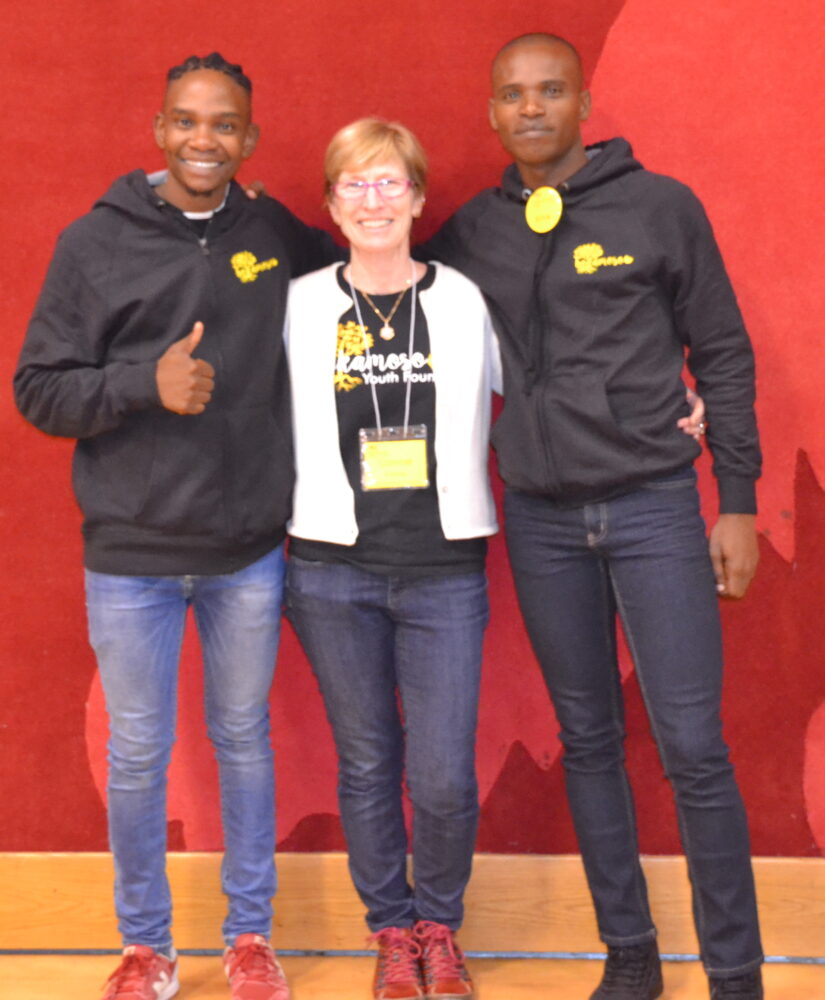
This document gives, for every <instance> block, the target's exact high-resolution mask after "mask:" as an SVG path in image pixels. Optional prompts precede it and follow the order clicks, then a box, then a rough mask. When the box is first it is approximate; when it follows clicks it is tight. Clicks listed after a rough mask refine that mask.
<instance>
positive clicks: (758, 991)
mask: <svg viewBox="0 0 825 1000" xmlns="http://www.w3.org/2000/svg"><path fill="white" fill-rule="evenodd" d="M492 84H493V93H492V97H491V99H490V122H491V125H492V127H493V128H494V129H495V131H496V132H497V133H498V136H499V139H500V140H501V142H502V144H503V146H504V147H505V149H506V150H507V151H508V152H509V153H510V154H511V155H512V156H513V159H514V161H515V162H514V163H513V164H512V165H511V166H510V167H508V168H507V170H506V171H505V173H504V178H503V182H502V186H501V187H500V188H496V189H490V190H487V191H484V192H482V193H481V194H480V195H478V196H477V197H476V198H474V199H472V200H471V201H470V202H469V203H468V204H467V205H465V206H464V207H463V208H462V209H460V210H459V212H458V213H456V215H455V216H454V217H453V218H452V219H450V220H449V221H448V222H447V223H446V225H445V226H444V227H443V229H442V230H441V231H440V232H439V233H438V234H436V236H435V237H434V239H433V240H432V241H431V242H430V243H429V244H428V245H427V247H426V252H427V253H428V254H430V255H432V256H434V257H436V258H438V259H442V260H444V261H446V262H447V263H449V264H452V265H454V266H455V267H458V268H459V269H460V270H463V271H464V272H465V273H466V274H467V275H468V276H469V277H470V278H472V279H473V280H474V281H475V282H476V283H477V284H479V285H480V286H481V288H482V290H483V291H484V293H485V295H486V297H487V300H488V303H489V305H490V309H491V312H492V314H493V316H494V319H495V321H496V325H497V328H498V332H499V336H500V340H501V346H502V353H503V360H504V389H505V405H504V410H503V412H502V415H501V417H500V418H499V420H498V422H497V424H496V426H495V428H494V430H493V442H494V445H495V447H496V450H497V454H498V462H499V469H500V471H501V474H502V477H503V478H504V480H505V482H506V484H507V493H506V497H505V512H506V525H507V542H508V548H509V554H510V560H511V563H512V567H513V572H514V576H515V581H516V587H517V591H518V595H519V601H520V604H521V609H522V612H523V615H524V620H525V622H526V625H527V629H528V632H529V634H530V638H531V641H532V643H533V647H534V649H535V652H536V655H537V657H538V659H539V662H540V665H541V668H542V671H543V673H544V677H545V679H546V682H547V685H548V688H549V691H550V694H551V696H552V698H553V702H554V705H555V709H556V715H557V717H558V720H559V723H560V727H561V740H562V743H563V747H564V766H565V769H566V776H567V789H568V795H569V798H570V804H571V809H572V813H573V819H574V823H575V827H576V833H577V836H578V840H579V845H580V848H581V851H582V857H583V861H584V865H585V869H586V873H587V877H588V882H589V885H590V888H591V892H592V894H593V899H594V903H595V907H596V913H597V918H598V924H599V930H600V933H601V937H602V939H603V940H604V942H605V943H606V944H607V946H608V959H607V963H606V966H605V970H604V976H603V979H602V982H601V984H600V985H599V987H598V988H597V989H596V991H595V992H594V993H593V994H592V997H591V1000H652V998H654V997H658V996H659V995H660V994H661V992H662V988H663V987H662V976H661V966H660V962H659V955H658V949H657V946H656V939H655V938H656V931H655V928H654V926H653V922H652V919H651V915H650V910H649V907H648V902H647V892H646V887H645V882H644V877H643V874H642V869H641V866H640V864H639V857H638V846H637V841H636V830H635V819H634V810H633V804H632V799H631V794H630V789H629V786H628V782H627V776H626V773H625V769H624V763H623V761H624V754H623V739H624V724H623V711H622V696H621V678H620V675H619V671H618V664H617V658H616V635H615V617H616V613H617V612H618V614H619V615H620V616H621V618H622V623H623V626H624V631H625V635H626V636H627V639H628V644H629V646H630V648H631V651H632V653H633V657H634V661H635V666H636V671H637V675H638V677H639V682H640V685H641V688H642V691H643V694H644V698H645V703H646V706H647V710H648V713H649V716H650V720H651V725H652V729H653V732H654V735H655V737H656V740H657V743H658V747H659V752H660V754H661V757H662V760H663V763H664V766H665V770H666V773H667V775H668V778H669V779H670V781H671V783H672V785H673V789H674V794H675V799H676V805H677V811H678V816H679V823H680V830H681V834H682V841H683V846H684V850H685V854H686V856H687V861H688V866H689V870H690V875H691V882H692V886H693V893H694V913H695V918H696V927H697V932H698V936H699V941H700V945H701V957H702V961H703V963H704V965H705V969H706V971H707V973H708V975H709V978H710V986H711V996H712V997H713V998H720V1000H721V998H724V997H738V998H740V1000H758V998H761V997H762V985H761V972H760V965H761V961H762V950H761V944H760V938H759V928H758V919H757V912H756V901H755V893H754V885H753V875H752V871H751V865H750V857H749V842H748V831H747V822H746V817H745V812H744V807H743V805H742V801H741V797H740V795H739V791H738V788H737V785H736V781H735V778H734V775H733V770H732V767H731V765H730V763H729V760H728V751H727V747H726V745H725V743H724V740H723V737H722V732H721V721H720V698H721V678H722V644H721V634H720V622H719V610H718V605H717V593H718V594H722V595H725V596H728V597H734V598H736V597H741V596H742V595H743V594H744V592H745V590H746V589H747V586H748V584H749V582H750V580H751V578H752V576H753V573H754V571H755V568H756V562H757V544H756V533H755V526H754V514H755V510H756V507H755V481H756V479H757V477H758V475H759V471H760V453H759V445H758V439H757V434H756V424H755V419H754V413H753V401H754V371H753V355H752V351H751V347H750V343H749V340H748V336H747V333H746V331H745V329H744V326H743V323H742V318H741V315H740V313H739V309H738V307H737V304H736V300H735V297H734V294H733V292H732V289H731V287H730V283H729V281H728V278H727V275H726V273H725V269H724V265H723V263H722V260H721V257H720V254H719V250H718V248H717V246H716V242H715V240H714V238H713V234H712V231H711V228H710V225H709V223H708V221H707V218H706V216H705V214H704V211H703V210H702V207H701V205H700V204H699V202H698V201H697V199H696V198H695V196H694V195H693V194H692V193H691V192H690V191H689V190H688V189H687V188H686V187H685V186H684V185H682V184H679V183H678V182H677V181H674V180H672V179H670V178H667V177H662V176H658V175H655V174H652V173H650V172H648V171H646V170H644V169H643V168H642V166H641V164H639V163H638V162H637V161H636V160H635V159H634V158H633V155H632V152H631V150H630V147H629V145H628V144H627V143H626V142H625V141H624V140H622V139H614V140H611V141H610V142H606V143H599V144H597V145H595V146H592V147H589V148H585V147H584V145H583V142H582V137H581V131H580V126H581V122H582V121H584V120H585V119H586V118H587V116H588V114H589V110H590V95H589V94H588V92H587V91H586V90H585V88H584V82H583V77H582V70H581V63H580V60H579V57H578V54H577V53H576V50H575V49H574V48H573V47H572V46H571V45H570V44H569V43H568V42H566V41H564V40H563V39H560V38H557V37H555V36H551V35H544V34H532V35H526V36H522V37H520V38H517V39H515V40H514V41H512V42H510V43H509V44H508V45H506V46H505V47H504V48H503V49H502V50H501V51H500V52H499V54H498V56H497V57H496V60H495V62H494V64H493V75H492ZM685 357H687V364H688V367H689V369H690V371H691V372H692V374H693V375H694V377H695V379H696V384H697V389H698V391H699V393H700V394H701V396H702V397H703V398H704V400H705V404H706V407H707V415H708V421H709V429H708V441H709V444H710V448H711V451H712V453H713V458H714V474H715V476H716V479H717V483H718V488H719V501H720V508H719V509H720V515H719V519H718V521H717V523H716V524H715V525H714V527H713V529H712V531H711V534H710V553H709V552H708V543H707V539H706V537H705V531H704V524H703V522H702V519H701V516H700V512H699V503H698V494H697V491H696V486H695V473H694V470H693V462H694V460H695V458H696V457H697V455H698V454H699V452H700V449H699V447H698V446H697V445H696V443H695V442H694V441H693V440H692V439H691V438H690V437H689V436H686V435H684V434H682V432H681V431H680V430H679V429H678V428H677V423H678V422H683V418H684V416H685V414H686V410H687V406H686V403H685V393H684V387H683V384H682V370H683V365H684V362H685Z"/></svg>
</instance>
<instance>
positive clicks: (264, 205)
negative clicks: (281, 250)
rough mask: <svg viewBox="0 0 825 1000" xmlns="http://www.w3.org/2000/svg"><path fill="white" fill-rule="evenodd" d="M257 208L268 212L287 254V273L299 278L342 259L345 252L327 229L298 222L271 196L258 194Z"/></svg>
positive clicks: (344, 257) (296, 218)
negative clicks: (288, 271)
mask: <svg viewBox="0 0 825 1000" xmlns="http://www.w3.org/2000/svg"><path fill="white" fill-rule="evenodd" d="M257 202H260V208H261V211H262V212H264V214H265V215H267V216H268V218H269V220H270V222H271V223H272V225H273V226H274V227H275V231H276V232H277V233H278V236H279V237H280V238H281V239H282V240H283V242H284V244H285V245H286V249H287V253H288V254H289V267H290V274H291V275H292V277H293V278H299V277H300V276H301V275H302V274H308V273H309V272H310V271H319V270H320V269H321V268H322V267H326V266H327V264H334V263H335V262H336V261H340V260H344V259H346V252H345V251H344V250H343V249H342V248H341V247H339V246H338V245H337V244H336V243H335V241H334V240H333V239H332V237H331V236H330V235H329V233H327V232H325V230H323V229H316V228H315V227H314V226H308V225H307V224H306V223H305V222H302V221H301V220H300V219H299V218H298V217H297V216H296V215H293V213H292V212H290V210H289V209H288V208H287V207H286V205H282V204H281V202H279V201H277V200H276V199H275V198H269V197H263V198H258V199H257Z"/></svg>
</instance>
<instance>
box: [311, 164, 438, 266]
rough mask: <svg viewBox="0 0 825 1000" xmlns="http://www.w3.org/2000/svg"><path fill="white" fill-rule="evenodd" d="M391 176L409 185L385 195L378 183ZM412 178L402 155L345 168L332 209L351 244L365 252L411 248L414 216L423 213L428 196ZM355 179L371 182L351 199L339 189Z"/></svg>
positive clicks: (333, 193)
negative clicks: (400, 192)
mask: <svg viewBox="0 0 825 1000" xmlns="http://www.w3.org/2000/svg"><path fill="white" fill-rule="evenodd" d="M387 179H392V180H396V181H401V182H403V183H404V184H405V185H406V189H405V190H404V191H403V193H402V194H400V195H399V196H398V197H396V198H388V197H385V196H384V195H382V194H380V193H379V191H380V188H376V187H375V186H374V185H375V183H376V182H378V181H383V180H387ZM408 181H409V178H408V176H407V169H406V167H405V166H404V164H403V163H402V161H401V159H400V158H393V159H389V160H382V161H380V162H378V163H372V164H369V165H368V166H365V167H361V168H360V169H359V168H356V167H353V168H351V169H349V170H342V171H341V173H340V175H339V176H338V179H337V181H336V182H335V184H334V185H333V186H332V193H331V196H330V199H329V211H330V214H331V215H332V218H333V219H334V220H335V222H336V223H337V224H338V226H340V228H341V232H342V233H343V235H344V236H345V237H346V238H347V240H348V241H349V244H350V246H351V247H353V248H354V249H356V250H358V251H360V252H362V253H387V252H391V251H396V250H399V249H400V250H402V251H403V250H405V249H406V250H408V249H409V244H410V230H411V229H412V223H413V219H415V218H418V216H419V215H421V209H422V207H423V204H424V199H423V197H422V196H421V195H420V194H419V192H418V191H417V190H416V188H415V187H414V186H413V185H412V184H409V183H408ZM354 182H365V183H367V184H369V185H371V186H370V187H367V188H366V190H365V192H364V194H363V196H361V197H360V198H354V199H348V198H345V197H343V196H341V195H340V194H339V193H338V190H340V185H346V184H352V183H354Z"/></svg>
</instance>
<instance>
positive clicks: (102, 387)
mask: <svg viewBox="0 0 825 1000" xmlns="http://www.w3.org/2000/svg"><path fill="white" fill-rule="evenodd" d="M237 255H241V256H237ZM337 256H338V254H337V252H336V250H335V248H334V244H333V242H332V240H331V239H330V237H329V236H328V235H327V234H326V233H322V232H321V231H320V230H313V229H311V228H309V227H308V226H305V225H304V224H303V223H301V222H300V221H299V220H298V219H297V218H295V216H294V215H292V213H291V212H289V210H288V209H286V208H285V207H284V206H283V205H281V204H279V203H278V202H276V201H274V200H273V199H270V198H262V199H258V200H256V201H254V202H253V201H249V200H248V199H247V198H246V196H245V195H244V194H243V192H242V191H241V190H240V188H239V187H238V186H237V185H236V184H234V183H233V184H232V185H231V186H230V190H229V194H228V198H227V201H226V204H225V206H224V207H223V209H222V210H220V211H219V212H216V213H215V215H214V216H213V217H212V219H211V220H210V221H209V223H208V226H207V229H206V234H205V236H204V237H202V238H199V236H198V234H197V233H196V231H195V229H194V228H193V227H192V225H191V224H190V223H189V222H188V221H187V220H186V219H185V218H184V216H183V215H182V214H181V212H180V211H178V209H176V208H174V207H173V206H171V205H169V204H167V203H166V202H164V201H162V200H161V199H160V198H159V197H158V195H157V194H156V193H155V191H154V189H153V188H152V187H151V186H150V184H149V182H148V180H147V177H146V175H145V174H144V173H143V171H140V170H136V171H133V172H132V173H130V174H127V175H126V176H125V177H121V178H120V179H119V180H117V181H116V182H115V183H114V184H113V185H112V187H111V188H110V190H109V191H108V192H107V194H106V195H105V196H104V197H103V198H101V199H100V201H98V202H97V203H96V204H95V206H94V207H93V209H92V211H91V212H89V213H88V214H87V215H85V216H83V217H82V218H80V219H78V220H77V221H76V222H74V223H73V224H72V225H71V226H69V227H68V228H67V229H66V230H65V231H64V232H63V233H62V234H61V236H60V239H59V241H58V244H57V248H56V251H55V254H54V257H53V259H52V262H51V266H50V268H49V272H48V275H47V277H46V281H45V284H44V286H43V289H42V292H41V294H40V298H39V300H38V303H37V306H36V308H35V311H34V315H33V317H32V319H31V323H30V325H29V329H28V332H27V335H26V340H25V343H24V345H23V350H22V353H21V356H20V360H19V364H18V368H17V372H16V374H15V378H14V389H15V398H16V400H17V405H18V407H19V408H20V411H21V413H22V414H23V415H24V416H25V417H26V418H27V419H28V420H30V421H31V422H32V423H33V424H35V425H36V426H37V427H39V428H40V429H41V430H43V431H45V432H46V433H48V434H56V435H60V436H65V437H75V438H78V439H79V440H78V442H77V446H76V450H75V456H74V468H73V483H74V488H75V494H76V496H77V499H78V502H79V504H80V507H81V509H82V511H83V514H84V524H83V535H84V541H85V564H86V566H87V567H88V568H89V569H92V570H97V571H99V572H104V573H117V574H126V575H133V576H141V575H149V576H164V575H184V574H192V575H197V574H216V573H230V572H235V571H237V570H238V569H241V568H243V567H244V566H245V565H248V564H249V563H251V562H253V561H254V560H255V559H257V558H259V557H260V556H262V555H264V554H265V553H266V552H268V551H269V550H270V549H271V548H273V547H274V546H275V545H277V544H278V543H279V542H280V541H281V540H282V538H283V537H284V525H285V523H286V520H287V517H288V515H289V510H290V497H291V493H292V485H293V468H292V450H291V433H290V425H289V393H288V379H287V370H286V361H285V356H284V349H283V342H282V330H283V322H284V310H285V304H286V296H287V289H288V285H289V279H290V278H291V277H293V276H295V275H298V274H302V273H304V272H306V271H309V270H313V269H315V268H317V267H321V266H323V265H324V264H326V263H329V262H330V261H332V260H334V259H336V257H337ZM198 320H200V321H201V322H203V324H204V334H203V339H202V341H201V343H200V345H199V346H198V348H197V349H196V351H195V356H196V357H199V358H203V359H204V360H206V361H208V362H210V364H212V366H213V367H214V368H215V390H214V394H213V396H212V399H211V400H210V402H209V403H208V405H207V407H206V410H205V412H204V413H202V414H199V415H197V416H180V415H178V414H175V413H172V412H170V411H169V410H166V409H164V408H163V406H162V405H161V402H160V398H159V396H158V389H157V383H156V379H155V366H156V363H157V360H158V358H159V357H160V356H161V355H162V354H163V353H164V351H165V350H166V349H167V348H168V347H169V346H170V344H172V343H174V342H175V341H177V340H180V339H181V338H182V337H184V336H185V335H186V334H187V333H189V331H190V330H191V329H192V326H193V324H194V323H195V322H196V321H198Z"/></svg>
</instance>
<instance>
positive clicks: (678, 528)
mask: <svg viewBox="0 0 825 1000" xmlns="http://www.w3.org/2000/svg"><path fill="white" fill-rule="evenodd" d="M505 512H506V526H507V544H508V549H509V553H510V561H511V563H512V567H513V573H514V576H515V581H516V589H517V592H518V597H519V602H520V604H521V609H522V613H523V615H524V621H525V624H526V626H527V631H528V633H529V635H530V639H531V642H532V644H533V648H534V650H535V652H536V656H537V657H538V660H539V664H540V665H541V669H542V671H543V673H544V678H545V681H546V683H547V687H548V689H549V691H550V695H551V697H552V699H553V704H554V707H555V710H556V716H557V718H558V721H559V724H560V726H561V733H560V736H561V741H562V744H563V747H564V758H563V760H564V767H565V775H566V781H567V791H568V796H569V799H570V806H571V811H572V814H573V822H574V824H575V828H576V834H577V837H578V841H579V847H580V849H581V852H582V859H583V862H584V867H585V871H586V874H587V878H588V882H589V885H590V890H591V892H592V895H593V900H594V903H595V907H596V916H597V920H598V925H599V931H600V934H601V937H602V940H603V941H604V942H605V943H607V944H609V945H622V944H635V943H640V942H642V941H644V940H646V939H648V938H652V937H654V936H655V933H656V932H655V928H654V926H653V922H652V920H651V915H650V910H649V907H648V900H647V889H646V885H645V880H644V876H643V874H642V869H641V865H640V863H639V849H638V844H637V839H636V821H635V814H634V807H633V801H632V798H631V793H630V787H629V785H628V780H627V774H626V772H625V767H624V749H623V742H624V736H625V731H624V714H623V703H622V691H621V682H620V675H619V670H618V664H617V658H616V624H615V623H616V613H617V612H618V614H619V616H620V617H621V620H622V624H623V627H624V631H625V635H626V637H627V641H628V645H629V647H630V650H631V653H632V655H633V659H634V662H635V666H636V673H637V676H638V679H639V684H640V686H641V690H642V695H643V697H644V701H645V706H646V708H647V712H648V715H649V718H650V722H651V728H652V731H653V735H654V738H655V739H656V743H657V746H658V749H659V754H660V756H661V759H662V762H663V765H664V768H665V773H666V775H667V777H668V779H669V780H670V782H671V785H672V788H673V792H674V796H675V800H676V811H677V815H678V819H679V828H680V834H681V838H682V845H683V847H684V851H685V855H686V857H687V863H688V870H689V873H690V879H691V884H692V887H693V913H694V919H695V922H696V929H697V933H698V937H699V942H700V949H701V957H702V961H703V963H704V965H705V968H706V970H707V972H708V973H709V974H712V975H722V976H726V975H727V976H730V975H734V974H736V973H738V972H740V971H747V970H750V969H752V968H755V967H756V966H758V965H759V963H760V962H761V960H762V949H761V944H760V940H759V926H758V919H757V912H756V898H755V892H754V884H753V874H752V871H751V864H750V856H749V838H748V829H747V821H746V817H745V810H744V806H743V804H742V800H741V796H740V794H739V790H738V788H737V785H736V780H735V778H734V774H733V768H732V766H731V764H730V762H729V760H728V748H727V746H726V745H725V742H724V739H723V737H722V726H721V718H720V700H721V693H722V637H721V628H720V620H719V608H718V603H717V602H718V599H717V596H716V589H715V581H714V577H713V572H712V568H711V564H710V559H709V555H708V545H707V539H706V537H705V527H704V522H703V521H702V518H701V514H700V512H699V497H698V493H697V491H696V485H695V474H694V473H693V470H683V471H682V472H681V473H678V474H676V475H674V476H670V477H667V478H664V479H660V480H656V481H654V482H651V483H649V484H647V485H646V486H644V487H643V488H640V489H637V490H635V491H634V492H633V493H629V494H627V495H625V496H621V497H618V498H616V499H614V500H610V501H607V502H605V503H595V504H587V505H585V506H582V507H575V508H573V509H564V508H560V507H559V506H558V505H556V504H555V503H553V502H552V501H551V500H549V499H547V498H545V497H537V496H530V495H527V494H523V493H517V492H513V491H510V492H509V493H508V494H507V496H506V499H505Z"/></svg>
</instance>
